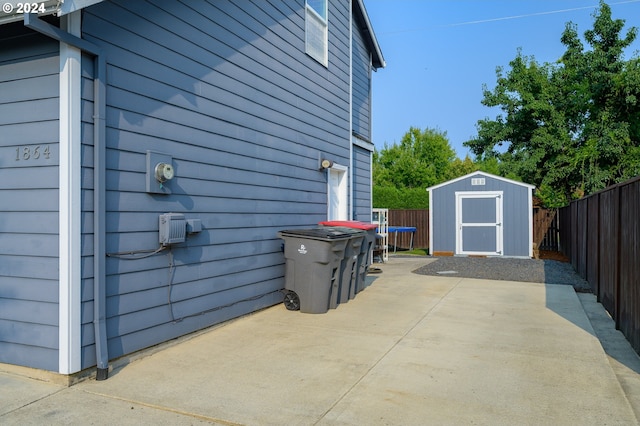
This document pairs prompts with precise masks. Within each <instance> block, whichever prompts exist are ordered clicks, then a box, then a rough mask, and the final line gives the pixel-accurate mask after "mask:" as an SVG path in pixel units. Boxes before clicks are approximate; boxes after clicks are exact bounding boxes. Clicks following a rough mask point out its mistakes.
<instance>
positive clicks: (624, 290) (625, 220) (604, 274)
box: [559, 176, 640, 353]
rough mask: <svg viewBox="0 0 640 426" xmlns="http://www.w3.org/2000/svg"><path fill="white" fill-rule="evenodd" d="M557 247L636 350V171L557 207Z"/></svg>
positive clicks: (639, 273) (639, 299)
mask: <svg viewBox="0 0 640 426" xmlns="http://www.w3.org/2000/svg"><path fill="white" fill-rule="evenodd" d="M559 222H560V247H561V250H562V252H563V253H564V254H565V255H566V256H567V257H568V258H569V259H570V260H571V264H572V265H573V267H574V269H575V270H576V271H577V272H578V274H579V275H580V276H581V277H582V278H584V279H585V280H587V281H588V282H589V285H590V286H591V289H592V290H593V292H594V293H595V295H596V296H597V298H598V301H599V302H600V303H602V305H603V306H604V307H605V308H606V309H607V311H609V314H611V317H612V318H613V319H614V321H615V323H616V328H617V329H619V330H620V331H622V333H623V334H624V335H625V337H626V338H627V340H629V342H630V343H631V346H632V347H633V348H634V350H635V351H636V352H638V353H640V176H639V177H637V178H634V179H631V180H629V181H626V182H623V183H620V184H617V185H614V186H612V187H609V188H607V189H605V190H603V191H600V192H598V193H596V194H593V195H591V196H589V197H586V198H583V199H581V200H578V201H574V202H572V203H571V204H570V205H569V206H567V207H564V208H562V209H560V211H559Z"/></svg>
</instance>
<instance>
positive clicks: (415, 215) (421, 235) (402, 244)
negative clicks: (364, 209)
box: [389, 209, 429, 249]
mask: <svg viewBox="0 0 640 426" xmlns="http://www.w3.org/2000/svg"><path fill="white" fill-rule="evenodd" d="M389 226H414V227H415V228H416V234H415V236H414V238H413V247H414V248H427V247H429V210H419V209H412V210H389ZM394 241H395V236H394V235H389V245H393V244H394ZM410 243H411V234H409V233H404V232H400V233H398V248H402V249H408V248H409V246H410Z"/></svg>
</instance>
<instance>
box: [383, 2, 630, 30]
mask: <svg viewBox="0 0 640 426" xmlns="http://www.w3.org/2000/svg"><path fill="white" fill-rule="evenodd" d="M638 2H640V0H626V1H618V2H615V3H609V6H614V5H618V4H627V3H638ZM598 6H599V5H593V6H582V7H574V8H571V9H559V10H550V11H547V12H535V13H527V14H525V15H513V16H504V17H502V18H490V19H479V20H476V21H465V22H458V23H454V24H444V25H435V26H432V27H422V28H412V29H406V30H397V31H387V32H384V33H382V34H399V33H408V32H416V31H425V30H431V29H435V28H451V27H461V26H464V25H477V24H486V23H489V22H498V21H508V20H511V19H522V18H528V17H531V16H543V15H553V14H556V13H566V12H575V11H578V10H586V9H594V8H596V7H598Z"/></svg>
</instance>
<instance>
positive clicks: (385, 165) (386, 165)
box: [373, 127, 456, 208]
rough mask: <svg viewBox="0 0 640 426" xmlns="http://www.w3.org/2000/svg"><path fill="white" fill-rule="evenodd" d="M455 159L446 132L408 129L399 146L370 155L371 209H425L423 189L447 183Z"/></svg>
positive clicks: (426, 200)
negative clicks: (371, 173) (371, 178)
mask: <svg viewBox="0 0 640 426" xmlns="http://www.w3.org/2000/svg"><path fill="white" fill-rule="evenodd" d="M455 159H456V154H455V151H454V150H453V148H451V145H450V144H449V140H448V139H447V134H446V132H441V131H439V130H435V129H424V130H421V129H418V128H415V127H411V128H410V129H409V131H408V132H407V133H405V135H404V136H403V137H402V139H401V141H400V143H399V144H394V145H392V146H389V145H387V144H385V145H384V148H383V149H382V150H381V151H379V152H378V151H375V152H374V155H373V203H374V206H376V207H388V208H427V207H428V196H427V192H426V188H427V187H429V186H433V185H436V184H438V183H440V182H443V181H445V180H447V179H448V178H449V176H450V168H451V163H452V162H453V161H454V160H455Z"/></svg>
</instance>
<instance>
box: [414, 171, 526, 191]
mask: <svg viewBox="0 0 640 426" xmlns="http://www.w3.org/2000/svg"><path fill="white" fill-rule="evenodd" d="M476 175H477V176H483V177H488V178H491V179H497V180H501V181H503V182H509V183H513V184H514V185H520V186H524V187H525V188H530V189H534V188H535V185H530V184H528V183H524V182H518V181H517V180H512V179H507V178H505V177H502V176H496V175H492V174H490V173H485V172H481V171H477V172H473V173H469V174H467V175H464V176H460V177H459V178H455V179H451V180H448V181H446V182H442V183H440V184H438V185H434V186H430V187H429V188H427V191H429V192H431V190H432V189H438V188H441V187H443V186H446V185H450V184H452V183H455V182H458V181H461V180H464V179H467V178H469V177H471V176H476Z"/></svg>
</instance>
